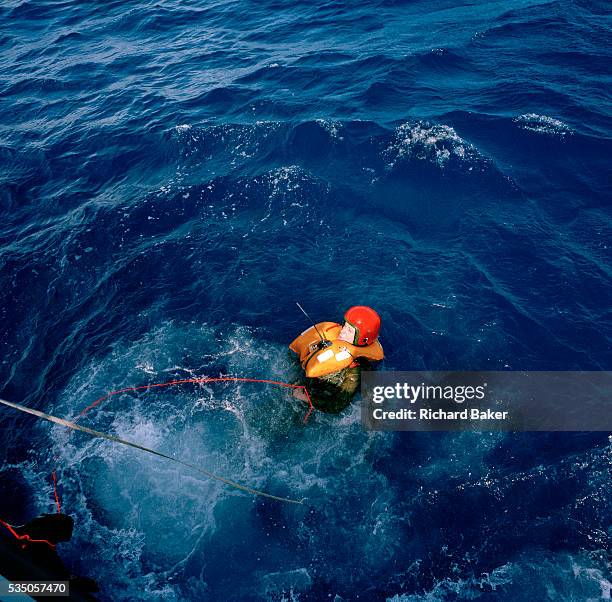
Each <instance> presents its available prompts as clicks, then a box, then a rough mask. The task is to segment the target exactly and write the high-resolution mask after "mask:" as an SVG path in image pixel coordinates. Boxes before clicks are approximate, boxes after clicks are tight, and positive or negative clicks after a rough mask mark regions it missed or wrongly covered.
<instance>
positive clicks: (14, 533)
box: [0, 518, 55, 549]
mask: <svg viewBox="0 0 612 602" xmlns="http://www.w3.org/2000/svg"><path fill="white" fill-rule="evenodd" d="M0 524H2V525H4V526H5V527H6V529H7V530H8V532H9V533H10V534H11V535H12V536H13V537H14V538H15V539H17V540H19V541H27V542H28V543H46V544H47V545H48V546H51V547H52V548H53V549H55V544H54V543H51V542H50V541H47V540H46V539H32V538H31V537H30V536H29V535H28V534H27V533H25V534H24V535H19V533H17V531H15V529H13V527H11V525H9V524H8V523H7V522H5V521H3V520H2V519H1V518H0ZM21 547H22V548H25V547H26V546H25V544H23V545H22V546H21Z"/></svg>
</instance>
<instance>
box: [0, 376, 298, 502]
mask: <svg viewBox="0 0 612 602" xmlns="http://www.w3.org/2000/svg"><path fill="white" fill-rule="evenodd" d="M194 380H198V379H188V380H187V381H185V382H193V381H194ZM258 382H259V381H258ZM264 382H265V381H264ZM164 384H165V385H167V384H168V383H164ZM176 384H178V383H176ZM283 384H285V383H283ZM149 386H155V385H149ZM157 386H160V385H157ZM289 386H295V387H297V386H299V385H289ZM140 388H143V387H140ZM133 389H134V387H132V388H130V389H127V390H133ZM109 396H110V395H107V396H106V397H109ZM106 397H105V398H106ZM102 399H104V398H100V400H98V402H95V403H99V402H100V401H102ZM0 404H2V405H5V406H7V407H9V408H13V409H15V410H18V411H19V412H23V413H25V414H31V415H32V416H36V417H37V418H42V419H43V420H47V421H48V422H53V423H55V424H59V425H61V426H65V427H66V428H69V429H71V430H74V431H80V432H82V433H86V434H87V435H90V436H91V437H97V438H99V439H106V440H107V441H112V442H113V443H120V444H121V445H126V446H128V447H133V448H135V449H139V450H141V451H144V452H147V453H149V454H152V455H154V456H158V457H160V458H164V459H166V460H170V461H172V462H175V463H176V464H180V465H181V466H185V467H186V468H189V469H191V470H193V471H195V472H197V473H199V474H201V475H203V476H205V477H208V478H210V479H214V480H215V481H219V482H221V483H225V484H226V485H229V486H230V487H233V488H234V489H239V490H240V491H244V492H245V493H250V494H251V495H258V496H261V497H265V498H269V499H272V500H277V501H279V502H286V503H288V504H303V503H304V500H303V499H302V500H293V499H291V498H286V497H282V496H278V495H272V494H271V493H266V492H265V491H260V490H259V489H253V488H252V487H248V486H246V485H242V484H240V483H236V482H235V481H232V480H230V479H227V478H225V477H221V476H219V475H216V474H213V473H212V472H208V471H207V470H204V469H202V468H199V467H198V466H195V465H193V464H189V463H188V462H184V461H183V460H179V459H178V458H173V457H172V456H168V455H167V454H164V453H162V452H160V451H157V450H154V449H151V448H149V447H145V446H144V445H140V444H138V443H134V442H133V441H128V440H127V439H121V438H120V437H116V436H114V435H109V434H108V433H102V432H101V431H95V430H93V429H90V428H87V427H86V426H81V425H79V424H76V423H75V422H71V421H70V420H64V419H63V418H58V417H57V416H52V415H51V414H46V413H45V412H41V411H39V410H34V409H32V408H27V407H25V406H22V405H20V404H18V403H13V402H11V401H6V400H5V399H0ZM92 405H93V404H92Z"/></svg>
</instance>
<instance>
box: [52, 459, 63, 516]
mask: <svg viewBox="0 0 612 602" xmlns="http://www.w3.org/2000/svg"><path fill="white" fill-rule="evenodd" d="M51 478H52V479H53V495H54V496H55V505H56V507H57V513H58V514H61V513H62V504H61V502H60V499H59V495H57V475H56V474H55V470H54V471H53V472H52V473H51Z"/></svg>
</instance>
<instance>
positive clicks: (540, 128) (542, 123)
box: [513, 113, 573, 137]
mask: <svg viewBox="0 0 612 602" xmlns="http://www.w3.org/2000/svg"><path fill="white" fill-rule="evenodd" d="M513 121H514V123H516V124H517V125H518V126H519V127H520V128H521V129H523V130H527V131H529V132H536V133H538V134H549V135H555V136H561V137H563V136H567V135H570V134H572V133H573V130H572V128H570V127H569V125H567V124H566V123H563V121H561V120H560V119H555V118H554V117H549V116H547V115H538V114H537V113H525V114H524V115H519V116H518V117H515V118H514V119H513Z"/></svg>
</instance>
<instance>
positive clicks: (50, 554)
mask: <svg viewBox="0 0 612 602" xmlns="http://www.w3.org/2000/svg"><path fill="white" fill-rule="evenodd" d="M73 528H74V521H73V519H72V517H70V516H68V515H66V514H42V515H41V516H39V517H38V518H35V519H33V520H31V521H30V522H28V523H26V524H25V525H23V526H21V527H14V529H13V530H14V531H15V533H17V535H18V536H24V535H27V536H28V537H29V538H30V539H31V540H35V541H30V540H28V539H18V538H16V537H15V536H14V535H13V534H12V533H10V532H8V531H7V530H6V529H5V528H4V527H0V573H1V574H2V575H3V576H4V577H5V578H6V579H8V580H9V581H69V582H70V596H69V597H64V598H62V600H88V601H91V600H96V598H95V597H94V596H93V595H92V593H93V592H97V591H99V589H98V585H97V583H96V582H95V581H94V580H93V579H89V578H87V577H77V576H76V575H73V574H72V573H71V572H70V571H69V569H68V568H67V567H66V565H65V564H64V563H63V561H62V559H61V558H60V557H59V554H58V553H57V550H56V549H55V545H56V544H58V543H61V542H65V541H69V540H70V538H71V537H72V531H73ZM33 597H34V599H38V598H36V596H33ZM40 599H41V600H48V599H49V597H44V598H40Z"/></svg>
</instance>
